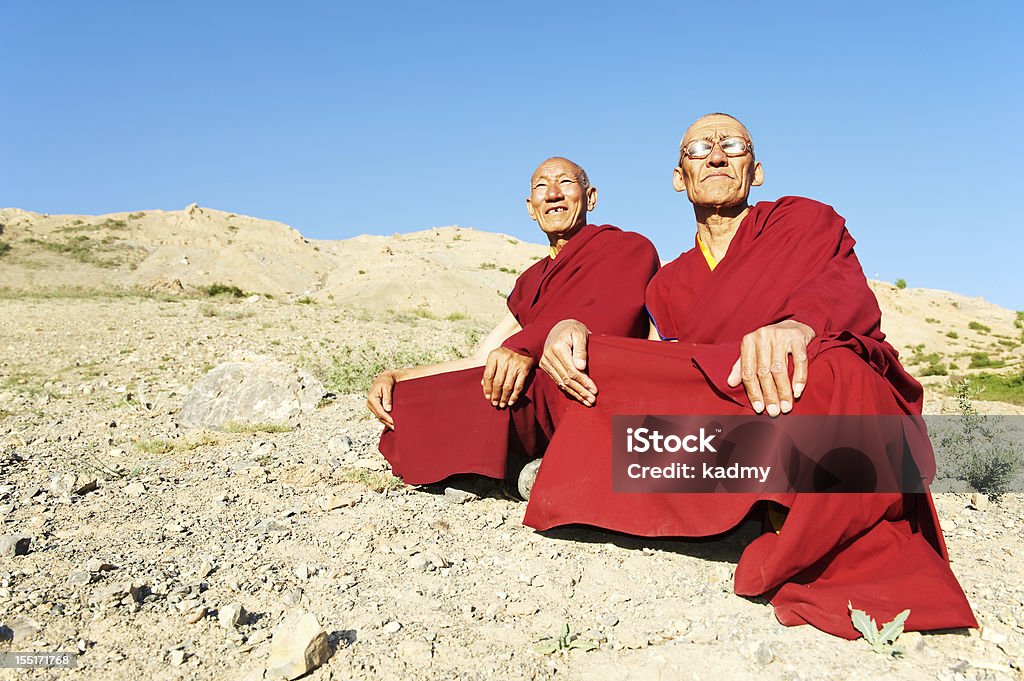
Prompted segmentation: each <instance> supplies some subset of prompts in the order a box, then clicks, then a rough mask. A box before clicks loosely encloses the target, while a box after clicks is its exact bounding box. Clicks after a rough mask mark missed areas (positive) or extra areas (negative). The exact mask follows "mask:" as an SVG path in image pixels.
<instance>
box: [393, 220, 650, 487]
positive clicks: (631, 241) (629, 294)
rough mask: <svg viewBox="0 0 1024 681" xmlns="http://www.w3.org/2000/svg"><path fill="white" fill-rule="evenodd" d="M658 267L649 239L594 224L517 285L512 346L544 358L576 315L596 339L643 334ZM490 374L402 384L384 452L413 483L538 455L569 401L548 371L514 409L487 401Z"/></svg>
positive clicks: (499, 469) (490, 470)
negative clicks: (553, 335)
mask: <svg viewBox="0 0 1024 681" xmlns="http://www.w3.org/2000/svg"><path fill="white" fill-rule="evenodd" d="M658 267H659V261H658V254H657V251H656V250H655V248H654V246H653V244H651V242H650V241H648V240H647V239H646V238H645V237H643V236H641V235H639V234H636V233H633V232H623V231H622V230H620V229H619V228H618V227H613V226H611V225H587V226H585V227H584V228H583V229H581V230H580V231H579V232H578V233H577V234H575V235H574V236H573V237H572V238H571V239H569V241H568V243H567V244H566V245H565V246H564V247H563V248H562V250H561V251H559V253H558V255H557V257H555V258H553V259H552V258H544V259H542V260H540V261H538V262H536V263H534V264H533V265H532V266H531V267H530V268H529V269H527V270H526V271H525V272H524V273H523V274H522V275H521V276H520V277H519V279H518V280H517V281H516V285H515V288H514V289H513V291H512V294H511V295H510V296H509V299H508V307H509V310H510V311H511V312H512V314H513V315H514V316H515V317H516V319H517V320H518V321H519V323H520V325H521V326H522V327H523V329H522V331H520V332H518V333H516V334H514V335H513V336H511V337H510V338H509V339H508V340H506V341H505V343H504V347H507V348H509V349H511V350H514V351H515V352H519V353H521V354H528V355H530V356H532V357H534V358H536V359H538V360H539V359H540V355H541V352H542V350H543V347H544V341H545V339H546V338H547V335H548V332H549V331H550V330H551V327H552V326H554V325H555V324H556V323H558V322H559V321H561V320H563V319H569V318H574V319H579V320H580V321H583V322H584V323H586V324H587V325H588V326H589V328H591V329H595V330H597V331H598V332H599V333H607V334H609V335H614V336H632V337H646V336H647V330H648V318H647V312H646V310H645V308H644V291H645V289H646V287H647V284H648V282H650V280H651V277H652V276H653V275H654V273H655V272H657V270H658ZM482 374H483V369H465V370H463V371H455V372H449V373H444V374H438V375H436V376H428V377H425V378H417V379H412V380H408V381H401V382H399V383H398V384H397V385H396V386H395V390H394V395H393V405H392V410H391V415H392V417H393V418H394V421H395V430H394V431H387V430H386V431H384V434H383V435H382V436H381V440H380V452H381V453H382V454H383V455H384V457H385V458H386V459H387V460H388V461H389V462H390V463H391V467H392V470H393V471H394V473H395V475H398V476H399V477H401V478H402V479H404V480H405V481H406V482H407V483H409V484H426V483H431V482H437V481H439V480H443V479H444V478H447V477H449V476H452V475H455V474H459V473H477V474H480V475H486V476H489V477H494V478H502V477H505V475H506V473H507V471H508V469H510V468H513V467H515V466H516V465H517V464H520V463H522V462H523V460H524V459H526V458H532V457H536V456H539V455H540V453H541V452H543V450H544V448H545V447H546V446H547V443H548V441H549V439H550V438H551V435H552V433H553V432H554V429H555V425H556V423H557V422H558V419H559V416H560V415H561V413H562V411H564V409H565V407H566V405H567V404H568V403H569V402H570V400H569V399H568V398H566V397H565V396H564V395H563V394H562V392H561V391H559V390H558V388H557V387H556V386H555V385H554V383H553V382H552V381H551V379H550V378H549V377H548V376H547V374H545V373H544V372H542V371H535V372H534V374H533V376H532V377H531V378H530V380H529V382H528V383H527V385H526V387H525V390H524V392H523V395H522V396H521V397H520V399H519V400H518V401H517V402H516V404H515V405H514V406H513V407H512V408H511V409H496V408H494V407H492V406H491V404H490V402H488V401H487V400H486V399H485V398H484V396H483V390H482V388H481V387H480V379H481V377H482Z"/></svg>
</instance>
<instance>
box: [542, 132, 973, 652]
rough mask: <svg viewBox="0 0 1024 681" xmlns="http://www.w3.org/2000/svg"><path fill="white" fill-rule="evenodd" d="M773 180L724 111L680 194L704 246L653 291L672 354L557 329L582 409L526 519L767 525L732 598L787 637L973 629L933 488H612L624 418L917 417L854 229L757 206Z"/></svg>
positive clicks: (918, 438)
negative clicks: (874, 628) (768, 616)
mask: <svg viewBox="0 0 1024 681" xmlns="http://www.w3.org/2000/svg"><path fill="white" fill-rule="evenodd" d="M763 177H764V171H763V169H762V167H761V164H760V163H759V162H757V161H756V160H755V158H754V149H753V143H752V142H751V138H750V133H749V132H748V131H747V129H746V128H745V127H744V126H743V125H742V124H741V123H740V122H739V121H738V120H736V119H735V118H733V117H731V116H727V115H724V114H711V115H708V116H705V117H703V118H701V119H699V120H698V121H697V122H695V123H694V124H693V125H692V126H691V127H690V128H689V129H688V130H687V132H686V135H685V136H684V137H683V140H682V143H681V146H680V156H679V165H678V166H677V167H676V168H675V171H674V177H673V182H674V186H675V189H676V190H677V191H680V192H686V194H687V197H688V198H689V199H690V201H691V202H692V203H693V208H694V212H695V215H696V219H697V236H696V245H695V248H693V249H692V250H690V251H687V252H686V253H683V254H682V255H681V256H680V257H679V258H678V259H677V260H675V261H673V262H672V263H669V264H668V265H666V266H665V267H664V268H663V269H662V270H661V271H660V272H659V273H658V274H657V276H655V277H654V279H653V280H652V281H651V283H650V284H649V286H648V288H647V308H648V310H649V312H650V315H651V319H652V332H651V335H650V339H651V340H662V341H674V342H660V343H655V342H650V341H643V340H627V339H614V338H608V337H604V336H600V335H591V334H592V333H593V330H592V329H589V328H588V327H587V325H586V323H585V322H581V321H580V320H571V319H570V320H566V321H564V322H561V323H559V324H558V325H556V326H555V327H554V328H553V329H552V332H551V335H550V337H549V339H548V342H547V346H546V349H545V352H544V355H543V358H542V361H541V367H542V368H543V369H544V370H545V371H546V372H548V373H549V375H551V376H552V379H553V380H554V382H555V383H556V384H558V385H564V386H565V388H564V390H565V391H566V393H567V394H570V395H571V396H572V397H573V398H574V399H575V400H576V401H577V402H578V403H579V404H575V405H573V407H572V408H570V409H568V410H567V411H566V413H565V414H564V415H563V418H562V421H561V423H560V425H559V429H558V432H557V433H556V434H555V437H554V439H553V440H552V442H551V444H550V446H549V448H548V450H547V452H546V454H545V456H544V459H543V463H542V465H541V467H540V471H539V474H538V477H537V480H536V484H535V486H534V488H533V490H532V495H531V498H530V503H529V506H528V507H527V512H526V517H525V520H524V522H525V523H526V524H527V525H529V526H531V527H534V528H537V529H547V528H550V527H554V526H557V525H566V524H573V523H579V524H586V525H592V526H596V527H602V528H607V529H610V530H616V531H620V532H627V533H630V534H636V535H642V536H652V537H653V536H689V537H703V536H710V535H715V534H719V533H722V532H726V531H728V530H730V529H732V528H734V527H735V526H736V525H738V524H739V523H740V522H741V521H743V520H744V518H746V517H748V516H750V515H751V514H764V515H766V516H767V518H766V520H767V522H766V531H765V532H764V533H763V534H762V535H761V536H760V537H758V538H757V539H756V540H755V541H753V542H752V543H751V544H750V545H749V546H748V547H747V548H746V550H745V551H744V553H743V555H742V557H741V558H740V561H739V564H738V565H737V568H736V573H735V585H734V586H735V591H736V593H737V594H740V595H744V596H758V595H764V596H767V597H768V598H770V600H771V602H772V604H773V605H774V606H775V612H776V616H777V617H778V619H779V621H781V622H782V623H783V624H787V625H796V624H804V623H809V624H811V625H813V626H815V627H817V628H819V629H821V630H823V631H826V632H829V633H831V634H834V635H836V636H841V637H844V638H856V637H857V636H858V633H857V632H856V630H855V629H854V628H853V626H852V624H851V619H850V613H849V609H848V605H849V604H852V606H853V608H855V609H858V610H863V611H866V612H867V613H868V614H869V615H871V616H872V617H873V618H874V619H875V620H876V621H877V622H879V623H882V622H886V621H889V620H891V619H892V618H893V617H894V616H895V615H896V614H897V613H899V612H901V611H903V610H904V609H907V608H909V609H910V616H909V619H908V620H907V622H906V628H907V629H909V630H927V629H940V628H952V627H974V626H977V623H976V621H975V619H974V616H973V614H972V612H971V608H970V606H969V604H968V602H967V600H966V598H965V597H964V593H963V591H962V589H961V588H960V585H959V584H958V583H957V580H956V578H955V577H954V575H953V573H952V572H951V570H950V568H949V564H948V557H947V553H946V547H945V544H944V542H943V538H942V533H941V531H940V529H939V525H938V519H937V518H936V515H935V510H934V505H933V503H932V499H931V496H930V495H929V494H928V493H927V492H925V493H923V494H921V493H917V494H910V493H898V492H893V493H871V494H859V493H846V494H839V493H798V492H773V493H767V492H765V493H742V494H739V493H713V494H711V493H674V494H673V493H655V492H651V493H646V492H643V493H615V492H613V491H612V487H613V483H612V479H613V470H612V460H611V457H612V455H611V450H612V423H611V422H612V416H613V415H622V414H654V415H656V414H662V415H667V414H705V415H718V416H730V415H742V414H744V413H746V414H751V413H752V412H756V413H758V414H761V413H766V414H767V416H766V417H765V418H770V419H783V420H785V419H790V418H794V417H790V416H785V414H790V413H792V414H794V415H795V414H807V415H894V416H901V417H906V420H907V421H908V422H910V423H912V424H914V423H916V424H920V420H919V419H915V418H914V417H916V416H919V415H920V414H921V405H922V395H923V391H922V389H921V386H920V385H919V384H918V383H917V382H916V381H915V380H914V379H913V378H912V377H911V376H910V375H909V374H908V373H907V372H906V371H905V370H904V369H903V367H902V366H901V365H900V363H899V361H898V356H897V353H896V351H895V350H894V349H893V348H892V346H890V345H889V344H888V343H887V342H886V341H885V336H884V334H882V332H881V328H880V327H881V312H880V310H879V308H878V304H877V302H876V300H875V297H874V295H873V294H872V292H871V290H870V289H869V288H868V285H867V280H866V279H865V277H864V273H863V271H862V269H861V266H860V264H859V262H858V261H857V257H856V255H855V254H854V251H853V246H854V241H853V238H852V237H851V236H850V234H849V232H847V230H846V227H845V222H844V220H843V219H842V218H841V217H840V216H839V215H837V214H836V212H835V211H834V210H832V208H830V207H829V206H826V205H824V204H821V203H818V202H816V201H811V200H809V199H804V198H799V197H785V198H782V199H779V200H778V201H774V202H762V203H758V204H757V205H755V206H752V207H751V206H750V205H749V204H748V203H747V197H748V195H749V192H750V188H751V187H752V186H756V185H760V184H761V183H762V181H763ZM901 420H902V419H901ZM780 425H781V423H780ZM905 435H906V448H907V450H908V451H909V454H910V456H911V457H912V458H913V464H914V467H915V468H914V470H916V471H918V472H919V473H918V482H920V481H921V479H924V480H925V481H926V480H927V479H930V477H931V475H932V474H933V472H934V458H933V454H932V451H931V448H930V445H929V443H928V441H927V436H926V433H925V432H924V430H923V427H920V428H918V429H916V430H915V428H914V427H913V425H912V426H911V427H909V428H908V430H907V432H906V434H905ZM920 488H921V487H920V485H918V489H920ZM764 515H762V517H764Z"/></svg>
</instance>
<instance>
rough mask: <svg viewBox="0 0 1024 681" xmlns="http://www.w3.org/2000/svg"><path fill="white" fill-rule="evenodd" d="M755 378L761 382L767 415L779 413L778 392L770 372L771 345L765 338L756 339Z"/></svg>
mask: <svg viewBox="0 0 1024 681" xmlns="http://www.w3.org/2000/svg"><path fill="white" fill-rule="evenodd" d="M757 380H758V382H759V383H760V384H761V394H762V395H763V396H764V410H765V411H766V412H768V415H769V416H778V415H779V394H778V392H777V391H776V389H775V376H774V374H773V373H772V345H771V342H770V341H769V340H767V339H765V338H763V337H762V338H759V339H758V341H757Z"/></svg>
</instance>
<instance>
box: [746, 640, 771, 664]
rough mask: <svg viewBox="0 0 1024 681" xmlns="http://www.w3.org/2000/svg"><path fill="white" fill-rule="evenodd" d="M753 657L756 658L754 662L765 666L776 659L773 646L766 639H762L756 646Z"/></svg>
mask: <svg viewBox="0 0 1024 681" xmlns="http://www.w3.org/2000/svg"><path fill="white" fill-rule="evenodd" d="M751 657H753V658H754V662H756V663H758V664H759V665H762V666H764V665H767V664H771V663H772V660H774V659H775V653H774V652H773V651H772V648H771V646H769V645H768V644H767V643H765V642H764V641H761V642H759V643H758V644H757V646H756V647H755V648H754V651H753V655H752V656H751Z"/></svg>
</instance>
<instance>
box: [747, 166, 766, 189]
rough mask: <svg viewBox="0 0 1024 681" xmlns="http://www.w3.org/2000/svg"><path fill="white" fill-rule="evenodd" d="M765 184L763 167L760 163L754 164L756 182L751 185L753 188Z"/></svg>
mask: <svg viewBox="0 0 1024 681" xmlns="http://www.w3.org/2000/svg"><path fill="white" fill-rule="evenodd" d="M763 182H764V168H762V167H761V162H760V161H755V162H754V180H753V181H752V182H751V183H750V186H751V187H760V186H761V184H762V183H763Z"/></svg>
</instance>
